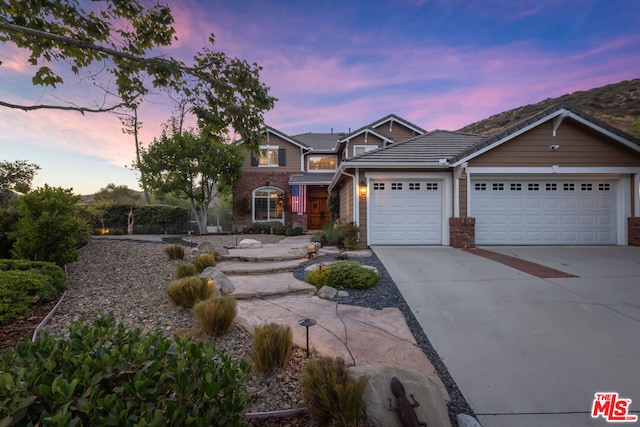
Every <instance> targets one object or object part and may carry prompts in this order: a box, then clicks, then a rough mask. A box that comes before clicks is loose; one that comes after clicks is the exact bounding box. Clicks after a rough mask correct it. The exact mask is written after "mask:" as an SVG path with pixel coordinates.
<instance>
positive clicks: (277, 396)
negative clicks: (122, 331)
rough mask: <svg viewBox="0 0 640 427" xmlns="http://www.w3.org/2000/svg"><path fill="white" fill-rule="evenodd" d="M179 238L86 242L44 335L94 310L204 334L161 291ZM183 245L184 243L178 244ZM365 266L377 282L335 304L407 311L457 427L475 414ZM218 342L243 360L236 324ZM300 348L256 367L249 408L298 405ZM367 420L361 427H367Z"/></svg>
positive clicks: (394, 295)
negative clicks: (277, 363) (267, 369)
mask: <svg viewBox="0 0 640 427" xmlns="http://www.w3.org/2000/svg"><path fill="white" fill-rule="evenodd" d="M242 237H243V236H193V237H189V238H188V240H189V242H187V243H185V245H186V246H194V245H196V244H197V243H198V242H199V241H201V240H215V241H216V243H217V244H220V245H223V246H228V247H233V246H235V245H237V242H238V241H239V240H242ZM249 237H251V238H257V239H259V240H261V241H263V243H274V242H277V241H278V240H280V239H282V236H272V235H251V236H249ZM177 242H180V240H176V239H167V242H164V243H153V242H144V241H136V240H135V238H134V239H113V240H110V239H92V240H91V242H90V243H89V244H88V245H87V246H85V247H84V248H82V250H81V259H80V260H79V261H78V262H76V263H73V264H70V265H69V266H68V268H67V271H68V276H69V290H68V291H67V294H66V296H65V298H64V300H63V301H62V303H61V305H60V308H59V309H58V311H57V312H56V314H55V315H54V316H53V318H52V319H51V320H50V322H49V323H48V324H47V325H46V326H45V329H44V330H46V331H47V332H50V333H54V334H58V335H60V336H63V337H65V336H67V335H68V328H69V326H70V325H71V323H73V322H75V321H77V320H79V319H81V318H84V319H86V320H87V321H92V320H93V319H94V318H96V317H97V316H99V315H104V314H109V315H112V316H114V317H115V318H116V320H117V321H118V322H121V323H124V324H125V325H127V326H129V327H132V328H141V329H142V330H147V331H163V333H164V334H165V336H167V337H171V336H173V335H174V334H187V335H189V336H192V337H193V338H195V339H209V338H207V337H205V336H203V335H202V333H201V332H200V329H199V327H198V325H197V321H196V320H195V318H194V316H193V314H192V312H191V310H188V309H182V308H178V307H175V306H173V305H172V304H171V303H170V302H169V300H168V298H167V295H166V285H167V284H168V283H169V281H171V280H172V279H173V277H174V275H175V269H176V265H177V263H178V261H169V259H168V257H167V256H166V255H165V253H164V247H165V245H166V243H177ZM183 243H184V242H183ZM335 257H336V255H335V254H330V255H323V256H321V257H318V258H317V259H315V260H311V261H309V262H307V263H304V264H302V265H301V266H300V267H298V268H297V269H296V270H294V272H293V274H294V276H295V277H296V278H298V279H300V280H304V268H305V267H306V266H307V265H309V264H312V263H318V262H327V261H332V260H335ZM349 259H350V260H355V261H358V262H360V263H362V264H364V265H371V266H374V267H376V268H377V269H378V271H379V273H380V281H379V282H378V284H377V285H376V286H375V287H374V288H373V289H370V290H349V291H348V292H349V296H348V297H336V298H335V299H334V301H336V302H339V303H341V304H351V305H358V306H363V307H368V308H374V309H382V308H384V307H397V308H398V309H400V311H401V312H402V313H403V315H404V316H405V319H406V321H407V325H408V326H409V328H410V330H411V331H412V333H413V335H414V337H415V339H416V342H417V343H418V345H419V347H420V348H421V349H422V350H423V351H424V352H425V354H426V355H427V357H428V358H429V360H430V361H431V363H432V364H433V366H434V367H435V369H436V371H437V372H438V375H439V376H440V378H441V380H442V381H443V383H444V385H445V386H446V388H447V390H448V392H449V395H450V397H451V401H450V403H449V415H450V419H451V421H452V425H454V426H455V425H457V423H456V420H455V416H456V414H458V413H466V414H471V415H473V411H472V410H471V408H470V407H469V405H468V404H467V402H466V400H465V399H464V396H463V395H462V394H461V393H460V391H459V389H458V387H457V386H456V384H455V382H454V381H453V380H452V378H451V376H450V375H449V373H448V371H447V368H446V366H445V365H444V363H443V362H442V361H441V360H440V357H439V356H438V354H437V352H436V351H435V350H434V349H433V347H432V345H431V343H430V342H429V339H428V338H427V336H426V335H425V334H424V331H423V330H422V328H421V327H420V325H419V324H418V322H417V321H416V319H415V316H414V315H413V313H412V312H411V310H410V308H409V306H408V305H407V303H406V301H405V300H404V298H403V297H402V295H401V294H400V292H399V291H398V289H397V288H396V286H395V283H394V282H393V280H392V279H391V277H390V276H389V274H388V272H387V271H386V269H385V268H384V265H383V264H382V263H381V262H380V261H379V260H378V258H377V257H376V256H375V254H373V255H371V256H366V257H350V258H349ZM215 344H216V347H217V348H218V349H220V350H222V351H224V352H227V353H230V354H232V355H234V356H236V357H242V358H249V354H250V349H251V345H252V341H251V334H250V333H248V332H247V331H245V330H244V329H243V328H241V327H240V326H236V327H234V328H233V329H232V331H231V332H230V333H229V334H227V335H225V336H224V337H221V338H218V339H216V340H215ZM304 356H305V353H304V351H303V350H302V349H296V351H295V352H294V355H293V357H292V358H291V362H290V364H289V366H288V367H287V368H286V369H284V370H281V371H279V372H276V373H274V374H271V375H262V374H259V373H257V372H254V373H252V374H251V376H250V378H249V379H248V381H247V388H248V389H249V391H251V392H254V393H257V395H258V401H257V402H256V403H255V404H254V406H253V407H252V408H250V411H251V412H265V411H276V410H285V409H291V408H298V407H301V406H302V404H303V402H302V392H301V387H300V384H299V377H300V375H299V374H300V372H301V371H302V369H303V368H304V363H305V360H306V359H305V357H304ZM308 422H309V420H308V418H307V417H305V416H297V417H289V418H287V419H280V420H256V421H254V425H256V426H264V427H270V426H275V425H281V426H285V425H286V426H290V427H297V426H304V425H308ZM368 425H369V424H368V423H367V422H366V420H365V421H363V422H362V424H361V426H368Z"/></svg>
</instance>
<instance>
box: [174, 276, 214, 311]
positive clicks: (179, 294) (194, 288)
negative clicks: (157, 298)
mask: <svg viewBox="0 0 640 427" xmlns="http://www.w3.org/2000/svg"><path fill="white" fill-rule="evenodd" d="M214 293H215V289H214V286H213V282H209V281H208V280H207V279H204V278H200V277H196V276H191V277H183V278H181V279H176V280H174V281H172V282H171V283H169V285H168V286H167V294H168V295H169V299H170V300H171V302H173V303H174V304H176V305H179V306H181V307H186V308H192V307H193V306H194V304H195V303H196V302H198V301H204V300H206V299H208V298H210V297H211V296H212V295H213V294H214Z"/></svg>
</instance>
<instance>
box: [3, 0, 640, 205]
mask: <svg viewBox="0 0 640 427" xmlns="http://www.w3.org/2000/svg"><path fill="white" fill-rule="evenodd" d="M169 4H170V5H171V8H172V10H173V12H174V16H175V18H176V24H175V25H176V29H177V31H178V37H179V40H178V42H177V43H175V45H174V46H173V47H172V48H169V49H164V51H163V53H166V54H171V55H177V56H181V57H183V58H185V59H188V58H190V57H191V56H192V54H193V53H195V52H196V51H197V50H199V49H200V47H201V46H203V44H204V43H205V41H206V39H207V38H208V35H209V34H210V33H211V32H213V33H215V35H216V44H215V45H214V48H215V49H219V50H223V51H224V52H226V53H227V54H228V55H231V56H238V57H241V58H243V59H246V60H247V61H249V62H257V63H258V64H260V65H261V66H262V67H263V68H264V69H263V71H262V80H263V82H264V83H265V84H266V85H267V86H269V87H270V88H271V94H272V95H273V96H275V97H276V98H278V102H277V103H276V106H275V108H274V109H273V110H272V111H270V112H268V113H267V114H266V121H267V123H268V124H269V125H271V126H273V127H275V128H277V129H279V130H281V131H283V132H286V133H290V134H295V133H302V132H308V131H311V132H328V131H330V130H331V129H332V128H333V129H334V130H335V131H347V130H348V129H349V128H352V129H354V128H358V127H360V126H362V125H364V124H367V123H369V122H371V121H373V120H375V119H377V118H379V117H382V116H385V115H387V114H389V113H395V114H398V115H400V116H402V117H404V118H406V119H408V120H410V121H412V122H413V123H415V124H417V125H418V126H420V127H422V128H424V129H427V130H433V129H449V130H455V129H458V128H460V127H463V126H464V125H467V124H469V123H472V122H475V121H478V120H481V119H483V118H486V117H488V116H490V115H492V114H496V113H499V112H501V111H504V110H508V109H511V108H515V107H518V106H521V105H526V104H530V103H535V102H538V101H541V100H543V99H545V98H550V97H557V96H561V95H563V94H566V93H570V92H574V91H576V90H587V89H590V88H593V87H597V86H602V85H605V84H609V83H616V82H619V81H621V80H626V79H633V78H637V77H640V72H639V70H640V2H638V1H637V0H605V1H598V0H593V1H588V0H536V1H529V0H511V1H507V0H486V1H474V0H434V1H429V0H393V1H345V0H340V1H334V0H318V1H313V2H306V1H288V0H285V1H281V0H279V1H264V0H263V1H258V0H255V1H244V0H224V1H217V0H212V1H206V0H202V1H196V0H184V1H174V2H170V3H169ZM0 59H1V60H2V61H3V65H1V66H0V97H1V99H2V100H4V101H9V102H22V103H34V102H44V101H53V100H56V99H64V100H73V99H76V98H80V99H85V100H86V99H99V96H100V94H99V93H97V92H91V91H90V88H88V87H86V86H83V85H82V84H80V85H78V84H66V85H65V86H64V88H63V90H62V91H52V90H50V89H47V90H43V89H41V88H33V87H32V86H31V84H30V78H31V74H30V70H29V68H28V67H27V66H26V64H25V55H24V53H21V52H19V51H17V50H16V49H14V48H12V47H11V46H8V45H2V44H0ZM170 112H171V105H170V104H168V103H164V102H163V101H162V100H161V99H153V100H152V102H149V103H147V104H146V105H144V106H143V107H142V109H141V117H142V121H143V123H144V125H143V129H142V135H141V137H142V141H143V143H145V144H148V143H149V142H151V141H152V140H153V138H154V137H155V136H158V134H159V131H160V125H161V123H163V122H165V121H166V120H167V119H168V118H169V115H170ZM638 120H639V121H640V117H639V118H638ZM0 153H2V155H0V160H18V159H26V160H29V161H32V162H34V163H37V164H39V165H40V166H41V167H42V170H41V171H40V172H39V173H38V175H37V176H36V180H35V184H36V186H42V185H43V184H44V183H48V184H49V185H54V186H62V187H65V188H74V191H75V192H76V193H79V194H87V193H92V192H95V191H97V190H99V189H100V188H101V187H105V186H106V185H107V184H109V183H111V182H113V183H115V184H118V185H128V186H129V187H130V188H137V180H136V174H135V173H134V172H132V171H130V170H128V169H126V168H125V167H124V166H125V165H129V164H130V163H131V161H132V160H133V159H134V146H133V141H132V139H131V138H130V137H128V136H127V135H124V134H123V133H122V131H121V125H120V122H119V120H118V119H117V117H114V116H112V115H100V116H98V115H87V116H81V115H80V114H77V113H70V112H42V111H40V112H30V113H23V112H20V111H14V110H8V109H2V110H0Z"/></svg>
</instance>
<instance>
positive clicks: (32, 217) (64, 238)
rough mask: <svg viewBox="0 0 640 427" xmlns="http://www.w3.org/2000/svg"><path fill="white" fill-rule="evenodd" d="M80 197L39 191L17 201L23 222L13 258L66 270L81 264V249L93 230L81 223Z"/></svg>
mask: <svg viewBox="0 0 640 427" xmlns="http://www.w3.org/2000/svg"><path fill="white" fill-rule="evenodd" d="M79 201H80V196H77V195H74V194H73V192H72V190H71V189H63V188H60V187H49V186H48V185H46V184H45V186H44V188H38V189H36V190H34V191H31V192H29V193H27V194H25V195H24V196H22V197H19V198H16V199H14V202H13V203H14V206H15V207H16V209H17V210H18V214H19V218H20V219H19V220H18V223H17V225H16V228H15V231H12V232H11V233H9V235H10V237H11V238H14V239H15V243H14V245H13V251H12V253H13V256H14V257H15V258H25V259H30V260H33V261H50V262H55V263H56V264H58V265H60V266H63V265H65V264H67V263H69V262H72V261H77V260H78V257H79V253H78V247H79V246H80V244H81V243H84V242H86V240H87V238H88V236H89V228H88V225H87V224H86V222H85V221H83V220H82V219H81V217H82V216H81V214H80V212H79V210H78V206H77V203H78V202H79Z"/></svg>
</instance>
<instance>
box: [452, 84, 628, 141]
mask: <svg viewBox="0 0 640 427" xmlns="http://www.w3.org/2000/svg"><path fill="white" fill-rule="evenodd" d="M558 103H566V104H569V105H572V106H574V107H577V108H579V109H581V110H582V111H584V112H585V113H587V114H590V115H592V116H594V117H596V118H598V119H600V120H603V121H605V122H607V123H609V124H610V125H612V126H615V127H617V128H618V129H620V130H622V131H624V132H627V133H629V134H631V135H634V129H633V124H634V123H637V122H640V78H638V79H634V80H625V81H622V82H620V83H614V84H610V85H606V86H602V87H598V88H595V89H591V90H586V91H579V92H574V93H571V94H567V95H562V96H561V97H558V98H547V99H545V100H544V101H542V102H538V103H537V104H530V105H525V106H523V107H519V108H514V109H513V110H509V111H505V112H503V113H499V114H496V115H493V116H491V117H489V118H488V119H484V120H480V121H479V122H475V123H472V124H470V125H467V126H465V127H463V128H462V129H459V130H460V131H461V132H467V133H477V134H481V135H493V134H495V133H497V132H499V131H501V130H503V129H506V128H508V127H510V126H512V125H514V124H516V123H518V122H519V121H521V120H524V119H526V118H528V117H530V116H532V115H534V114H536V113H539V112H540V111H543V110H545V109H546V108H549V107H551V106H553V105H555V104H558Z"/></svg>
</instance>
